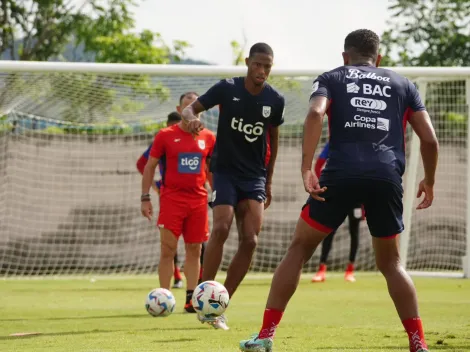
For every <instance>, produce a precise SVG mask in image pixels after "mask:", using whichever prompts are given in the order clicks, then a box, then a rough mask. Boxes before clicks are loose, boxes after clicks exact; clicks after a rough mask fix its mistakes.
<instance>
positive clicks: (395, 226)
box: [364, 181, 427, 352]
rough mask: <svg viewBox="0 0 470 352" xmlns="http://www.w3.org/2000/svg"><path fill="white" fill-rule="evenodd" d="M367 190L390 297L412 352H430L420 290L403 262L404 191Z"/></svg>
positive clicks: (379, 186)
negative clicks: (399, 237)
mask: <svg viewBox="0 0 470 352" xmlns="http://www.w3.org/2000/svg"><path fill="white" fill-rule="evenodd" d="M365 187H367V189H368V190H369V191H368V192H367V193H368V194H369V195H368V196H366V199H365V204H364V207H365V210H366V214H367V223H368V225H369V229H370V232H371V234H372V236H373V242H372V243H373V246H374V250H375V257H376V263H377V267H378V269H379V270H380V272H381V273H382V274H383V275H384V277H385V280H386V282H387V287H388V292H389V294H390V297H391V298H392V300H393V303H394V304H395V307H396V310H397V312H398V315H399V317H400V320H401V321H402V323H403V326H404V327H405V330H406V332H407V333H408V337H409V343H410V351H412V352H418V351H427V346H426V342H425V339H424V331H423V326H422V323H421V319H420V317H419V312H418V300H417V295H416V289H415V287H414V284H413V281H412V280H411V277H410V276H409V275H408V273H407V272H406V270H405V268H404V267H403V266H402V265H401V262H400V254H399V248H398V241H397V234H399V233H401V232H402V231H403V220H402V214H403V203H402V190H401V189H400V188H399V187H398V186H395V185H393V184H391V183H387V182H379V181H378V182H374V183H373V184H370V183H369V184H368V185H367V186H365Z"/></svg>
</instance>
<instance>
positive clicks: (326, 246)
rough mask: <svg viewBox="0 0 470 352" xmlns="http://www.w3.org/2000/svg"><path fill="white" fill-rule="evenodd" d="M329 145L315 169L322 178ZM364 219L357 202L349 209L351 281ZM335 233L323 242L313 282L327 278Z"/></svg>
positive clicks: (348, 267)
mask: <svg viewBox="0 0 470 352" xmlns="http://www.w3.org/2000/svg"><path fill="white" fill-rule="evenodd" d="M328 146H329V143H328V142H327V143H326V144H325V146H324V147H323V150H322V151H321V153H320V155H319V156H318V159H317V162H316V163H315V167H314V170H315V174H316V175H317V177H318V178H320V175H321V170H322V169H323V166H324V165H325V163H326V160H327V159H328ZM363 219H364V217H363V210H362V206H361V205H360V204H356V205H355V206H354V207H352V208H351V209H350V210H349V212H348V225H349V234H350V235H351V247H350V249H349V263H348V266H347V267H346V272H345V274H344V279H345V280H346V281H349V282H354V281H356V278H355V277H354V262H355V260H356V254H357V249H358V247H359V224H360V222H361V220H363ZM335 234H336V230H334V231H333V232H332V233H330V234H329V235H328V236H326V238H325V239H324V240H323V241H322V243H321V255H320V267H319V268H318V272H317V273H316V274H315V276H314V277H313V278H312V282H323V281H325V280H326V269H327V265H326V263H327V261H328V255H329V254H330V251H331V247H332V244H333V238H334V236H335Z"/></svg>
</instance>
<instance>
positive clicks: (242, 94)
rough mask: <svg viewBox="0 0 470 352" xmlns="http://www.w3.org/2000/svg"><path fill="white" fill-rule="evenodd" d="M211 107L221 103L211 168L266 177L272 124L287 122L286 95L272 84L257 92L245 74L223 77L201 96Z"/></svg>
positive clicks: (239, 174) (200, 98)
mask: <svg viewBox="0 0 470 352" xmlns="http://www.w3.org/2000/svg"><path fill="white" fill-rule="evenodd" d="M198 100H199V102H200V103H201V104H202V106H203V107H204V108H205V109H206V110H208V109H210V108H212V107H213V106H215V105H219V121H218V126H217V140H216V146H215V149H214V152H213V155H212V158H211V165H210V166H211V167H210V168H211V171H212V172H219V173H229V174H231V175H235V176H239V177H250V178H251V177H254V178H257V177H266V166H267V162H268V160H269V157H270V148H269V143H270V141H269V127H270V126H274V127H277V126H279V125H281V124H282V123H283V122H284V119H283V113H284V97H282V95H280V94H279V93H278V92H277V91H276V90H275V89H274V88H272V87H271V86H270V85H269V84H266V85H265V87H264V88H263V90H262V91H261V93H260V94H258V95H251V94H250V93H249V92H248V91H247V90H246V88H245V81H244V78H243V77H236V78H229V79H224V80H221V81H220V82H218V83H217V84H215V85H214V86H213V87H211V88H210V89H209V90H208V91H207V92H206V93H205V94H204V95H202V96H200V97H199V98H198Z"/></svg>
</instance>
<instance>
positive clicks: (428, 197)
mask: <svg viewBox="0 0 470 352" xmlns="http://www.w3.org/2000/svg"><path fill="white" fill-rule="evenodd" d="M423 193H424V199H423V200H422V202H421V203H419V205H418V206H417V208H416V209H426V208H429V207H430V206H431V205H432V201H433V200H434V185H431V184H429V183H427V182H426V180H422V181H421V182H420V183H419V186H418V194H417V195H416V198H420V197H421V195H422V194H423Z"/></svg>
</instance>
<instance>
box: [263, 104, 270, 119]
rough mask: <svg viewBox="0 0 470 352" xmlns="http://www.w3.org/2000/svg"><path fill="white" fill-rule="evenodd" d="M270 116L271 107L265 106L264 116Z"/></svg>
mask: <svg viewBox="0 0 470 352" xmlns="http://www.w3.org/2000/svg"><path fill="white" fill-rule="evenodd" d="M269 116H271V107H270V106H263V117H265V118H268V117H269Z"/></svg>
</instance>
